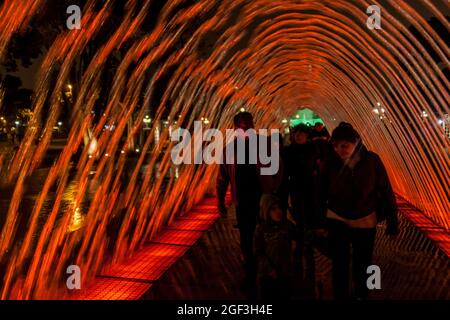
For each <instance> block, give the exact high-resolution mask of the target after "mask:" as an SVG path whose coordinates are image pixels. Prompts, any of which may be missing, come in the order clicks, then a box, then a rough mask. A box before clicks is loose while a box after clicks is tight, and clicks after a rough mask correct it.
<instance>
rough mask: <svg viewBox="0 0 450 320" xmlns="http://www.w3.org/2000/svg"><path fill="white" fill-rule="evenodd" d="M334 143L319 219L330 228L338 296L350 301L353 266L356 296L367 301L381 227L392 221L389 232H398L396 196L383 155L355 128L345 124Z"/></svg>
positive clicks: (321, 186) (325, 171) (322, 184)
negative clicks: (369, 146)
mask: <svg viewBox="0 0 450 320" xmlns="http://www.w3.org/2000/svg"><path fill="white" fill-rule="evenodd" d="M331 142H332V144H333V147H334V150H335V154H334V155H332V156H330V158H329V159H328V160H327V161H326V162H325V163H324V164H323V166H322V167H321V170H320V177H319V190H318V193H317V194H318V197H319V198H318V205H319V206H318V209H319V212H318V217H321V218H322V219H319V220H320V221H322V223H323V222H325V225H326V226H327V227H328V238H329V250H330V255H331V259H332V262H333V271H332V277H333V290H334V295H335V298H336V299H348V298H350V296H351V293H350V285H349V275H350V265H352V267H353V268H352V269H353V270H352V271H353V280H354V296H355V297H356V298H357V299H366V298H367V295H368V288H367V284H366V282H367V278H368V276H369V275H368V274H367V267H368V266H370V265H372V254H373V248H374V242H375V233H376V226H377V224H378V223H379V222H381V221H383V220H386V222H387V229H386V232H387V234H389V235H396V234H397V233H398V227H397V224H398V222H397V206H396V200H395V195H394V192H393V190H392V187H391V183H390V181H389V177H388V175H387V172H386V169H385V167H384V165H383V162H382V161H381V159H380V157H379V156H378V155H377V154H375V153H374V152H371V151H368V150H367V148H366V147H365V146H364V145H363V143H362V141H361V137H360V135H359V134H358V132H356V130H355V129H354V128H353V127H352V126H351V125H350V124H348V123H345V122H343V123H341V124H340V125H339V126H338V127H337V128H336V129H335V130H334V131H333V134H332V138H331ZM322 225H323V224H322ZM351 261H352V263H351Z"/></svg>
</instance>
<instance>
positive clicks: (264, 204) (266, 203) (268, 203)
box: [260, 194, 283, 224]
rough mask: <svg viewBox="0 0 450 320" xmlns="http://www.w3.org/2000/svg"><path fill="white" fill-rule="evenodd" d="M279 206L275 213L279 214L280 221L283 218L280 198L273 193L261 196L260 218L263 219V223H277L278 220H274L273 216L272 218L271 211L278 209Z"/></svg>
mask: <svg viewBox="0 0 450 320" xmlns="http://www.w3.org/2000/svg"><path fill="white" fill-rule="evenodd" d="M277 208H278V210H279V212H277V213H275V214H278V215H280V214H281V216H280V219H279V220H280V221H278V222H281V220H282V219H283V218H282V216H283V215H282V212H281V206H280V200H279V199H278V198H277V197H276V196H273V195H271V194H265V195H263V196H262V197H261V202H260V219H261V223H263V224H271V223H277V222H276V221H274V220H273V218H271V216H270V213H271V211H276V210H277Z"/></svg>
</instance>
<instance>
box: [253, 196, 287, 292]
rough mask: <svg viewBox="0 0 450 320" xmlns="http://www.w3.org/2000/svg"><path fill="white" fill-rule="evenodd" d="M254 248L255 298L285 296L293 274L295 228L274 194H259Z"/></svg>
mask: <svg viewBox="0 0 450 320" xmlns="http://www.w3.org/2000/svg"><path fill="white" fill-rule="evenodd" d="M254 248H255V257H256V262H257V284H258V296H259V298H260V299H263V300H266V299H268V300H273V299H275V300H276V299H281V300H286V299H289V297H290V292H291V286H290V284H291V282H292V279H293V275H294V265H293V250H294V249H295V228H294V227H293V225H292V224H291V223H290V222H289V221H288V220H287V219H286V217H285V215H284V214H283V210H282V204H281V202H280V200H279V198H277V197H276V196H274V195H269V194H265V195H263V196H262V197H261V202H260V219H259V223H258V225H257V227H256V231H255V240H254Z"/></svg>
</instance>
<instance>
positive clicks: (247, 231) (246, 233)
mask: <svg viewBox="0 0 450 320" xmlns="http://www.w3.org/2000/svg"><path fill="white" fill-rule="evenodd" d="M234 126H235V129H236V130H237V129H241V130H242V131H240V134H238V136H237V137H236V138H235V139H234V140H233V141H232V142H231V143H232V144H233V147H234V148H235V151H236V149H237V145H239V143H242V144H243V145H245V156H246V157H245V161H244V163H242V164H241V163H238V161H237V158H236V157H237V152H234V159H231V161H222V164H221V165H220V167H219V173H218V176H217V180H216V194H217V205H218V209H219V212H220V214H221V215H222V217H225V216H227V207H226V204H225V196H226V193H227V190H228V186H230V189H231V198H232V203H233V205H234V206H235V209H236V220H237V227H238V229H239V234H240V246H241V251H242V255H243V258H244V271H245V278H244V281H243V286H242V288H243V289H244V291H248V290H253V289H255V288H256V269H255V258H254V255H253V237H254V233H255V228H256V224H257V221H258V216H259V201H260V198H261V195H262V186H261V181H260V167H259V166H258V165H257V164H252V163H250V161H249V154H250V152H255V150H250V141H249V140H250V139H249V137H248V135H246V134H245V133H246V132H247V133H248V132H249V131H248V130H251V129H254V123H253V116H252V115H251V114H250V113H249V112H241V113H239V114H237V115H236V116H235V117H234ZM256 138H258V137H256ZM239 140H240V141H239ZM228 148H229V147H228V146H227V147H226V148H225V149H228ZM226 156H227V155H226V154H225V151H224V157H226ZM227 160H230V159H227Z"/></svg>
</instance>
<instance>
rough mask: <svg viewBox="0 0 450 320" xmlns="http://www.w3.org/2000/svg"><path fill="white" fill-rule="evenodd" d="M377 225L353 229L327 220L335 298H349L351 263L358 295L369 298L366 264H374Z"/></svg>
mask: <svg viewBox="0 0 450 320" xmlns="http://www.w3.org/2000/svg"><path fill="white" fill-rule="evenodd" d="M375 232H376V228H370V229H358V228H350V227H349V226H347V225H346V224H345V223H344V222H341V221H338V220H334V219H328V239H329V251H330V256H331V260H332V262H333V271H332V277H333V292H334V297H335V299H338V300H342V299H349V298H350V265H352V275H353V283H354V294H355V296H356V297H357V298H361V299H366V298H367V296H368V292H369V291H368V288H367V278H368V276H369V275H368V274H367V267H368V266H370V265H372V254H373V247H374V242H375Z"/></svg>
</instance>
